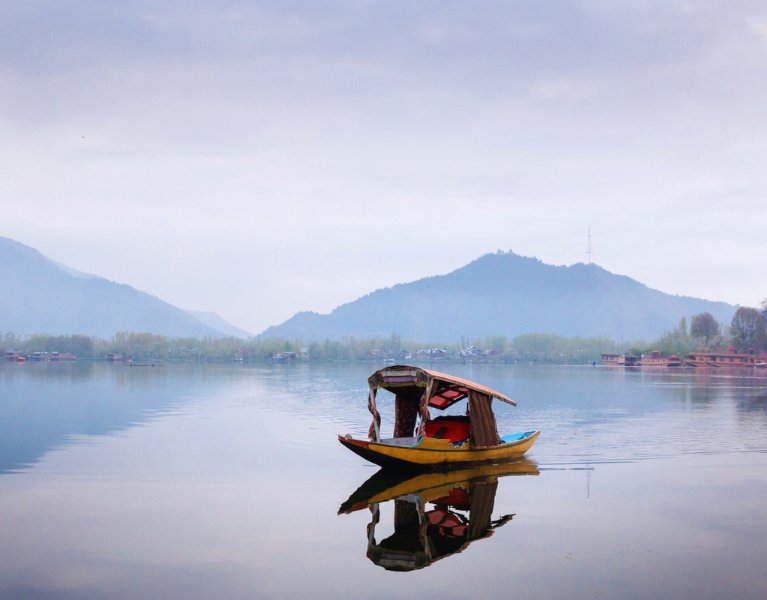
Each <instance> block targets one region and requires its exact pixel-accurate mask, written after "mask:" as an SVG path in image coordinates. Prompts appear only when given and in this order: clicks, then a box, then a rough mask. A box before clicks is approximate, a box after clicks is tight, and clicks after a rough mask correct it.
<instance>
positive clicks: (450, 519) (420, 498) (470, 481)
mask: <svg viewBox="0 0 767 600" xmlns="http://www.w3.org/2000/svg"><path fill="white" fill-rule="evenodd" d="M538 474H539V471H538V467H537V466H536V465H535V463H533V462H531V461H529V460H527V459H520V460H517V461H513V462H509V463H504V464H498V465H485V466H480V467H474V468H471V469H462V470H459V471H433V472H427V473H419V474H413V473H408V474H397V473H392V472H390V471H387V470H386V469H381V470H380V471H378V472H377V473H376V474H375V475H373V476H372V477H371V478H370V479H368V480H367V481H366V482H365V483H363V484H362V485H361V486H360V487H359V488H358V489H357V490H356V491H355V492H354V493H353V494H352V495H351V496H350V497H349V498H348V499H347V500H346V501H345V502H344V503H343V504H342V505H341V508H340V509H339V511H338V512H339V514H342V513H346V514H348V513H351V512H354V511H357V510H362V509H365V508H367V509H369V510H370V513H371V521H370V523H369V524H368V526H367V542H368V545H367V557H368V558H369V559H370V560H371V561H372V562H373V563H374V564H376V565H378V566H380V567H383V568H384V569H386V570H389V571H413V570H416V569H423V568H424V567H428V566H429V565H431V564H432V563H433V562H434V561H437V560H439V559H441V558H445V557H447V556H451V555H452V554H456V553H458V552H461V551H463V550H464V549H465V548H467V547H468V546H469V544H471V542H473V541H474V540H479V539H482V538H486V537H489V536H491V535H492V534H493V533H494V531H495V530H496V529H497V528H499V527H501V526H502V525H505V524H506V523H508V522H509V521H511V520H512V518H513V517H514V514H502V515H500V516H498V517H497V518H495V519H493V510H494V504H495V496H496V491H497V489H498V483H499V478H502V477H506V476H511V475H538ZM389 501H392V502H393V503H394V532H393V533H392V534H391V535H389V536H388V537H385V538H383V539H382V540H381V541H380V542H377V541H376V537H375V534H376V526H377V525H378V524H379V522H380V518H381V510H380V508H381V504H382V503H385V502H389Z"/></svg>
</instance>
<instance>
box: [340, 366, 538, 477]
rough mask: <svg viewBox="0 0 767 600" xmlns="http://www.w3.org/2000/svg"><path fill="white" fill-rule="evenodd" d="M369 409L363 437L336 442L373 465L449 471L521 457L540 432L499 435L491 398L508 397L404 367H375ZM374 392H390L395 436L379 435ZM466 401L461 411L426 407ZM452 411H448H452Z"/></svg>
mask: <svg viewBox="0 0 767 600" xmlns="http://www.w3.org/2000/svg"><path fill="white" fill-rule="evenodd" d="M368 386H369V393H368V408H369V410H370V413H371V414H372V415H373V422H372V424H371V425H370V429H369V431H368V438H369V439H368V440H361V439H355V438H353V437H352V436H351V435H348V434H347V435H339V436H338V441H339V442H341V444H343V445H344V446H346V447H347V448H349V450H351V451H352V452H354V453H356V454H358V455H359V456H361V457H362V458H364V459H366V460H369V461H370V462H373V463H375V464H377V465H380V466H382V467H386V468H393V469H401V470H402V469H450V468H456V467H465V466H467V465H476V464H483V463H497V462H502V461H508V460H513V459H516V458H520V457H521V456H522V455H523V454H524V453H525V452H527V451H528V450H529V449H530V447H531V446H532V445H533V444H534V443H535V440H536V439H538V435H539V434H540V432H539V431H535V430H532V431H519V432H516V433H510V434H507V435H503V436H500V435H499V434H498V429H497V426H496V420H495V414H494V413H493V409H492V402H493V399H497V400H500V401H501V402H506V403H508V404H511V405H516V402H514V400H512V399H511V398H509V397H508V396H506V395H504V394H502V393H500V392H497V391H495V390H493V389H490V388H489V387H486V386H484V385H481V384H479V383H475V382H473V381H469V380H468V379H463V378H460V377H455V376H453V375H448V374H446V373H440V372H439V371H432V370H430V369H423V368H420V367H411V366H403V365H392V366H389V367H386V368H383V369H380V370H378V371H376V372H375V373H373V374H372V375H371V376H370V377H369V378H368ZM379 390H388V391H390V392H392V393H393V394H394V396H395V401H394V405H395V411H394V412H395V414H394V435H393V436H392V437H391V438H382V437H381V415H380V414H379V412H378V409H377V407H376V396H377V394H378V391H379ZM462 400H465V401H466V405H467V406H466V411H465V414H461V415H459V414H446V415H443V416H438V417H436V418H432V417H431V414H430V409H436V410H439V411H445V410H446V409H448V408H450V407H452V406H453V405H455V404H456V403H458V402H460V401H462ZM453 412H454V411H451V413H453Z"/></svg>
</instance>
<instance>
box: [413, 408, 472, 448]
mask: <svg viewBox="0 0 767 600" xmlns="http://www.w3.org/2000/svg"><path fill="white" fill-rule="evenodd" d="M470 430H471V425H470V423H469V418H468V417H462V416H459V415H457V416H444V417H437V418H436V419H432V420H431V421H429V422H428V423H426V428H425V431H424V433H425V434H426V437H430V438H436V439H439V440H450V441H451V442H453V443H454V444H455V443H461V442H463V441H464V440H467V439H468V438H469V432H470Z"/></svg>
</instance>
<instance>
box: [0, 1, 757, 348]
mask: <svg viewBox="0 0 767 600" xmlns="http://www.w3.org/2000/svg"><path fill="white" fill-rule="evenodd" d="M0 200H1V201H2V211H0V235H4V236H7V237H10V238H13V239H15V240H17V241H20V242H22V243H25V244H28V245H30V246H33V247H35V248H37V249H39V250H40V251H41V252H43V253H44V254H46V255H47V256H49V257H51V258H53V259H54V260H57V261H59V262H62V263H64V264H66V265H68V266H71V267H74V268H76V269H79V270H81V271H86V272H90V273H94V274H97V275H101V276H103V277H106V278H108V279H112V280H116V281H119V282H121V283H127V284H129V285H132V286H134V287H137V288H138V289H141V290H143V291H146V292H149V293H151V294H154V295H156V296H159V297H160V298H162V299H164V300H167V301H169V302H171V303H173V304H176V305H177V306H180V307H182V308H188V309H194V310H211V311H215V312H218V313H219V314H221V315H222V316H223V317H224V318H226V319H227V320H229V321H231V322H232V323H234V324H236V325H238V326H240V327H243V328H245V329H248V330H250V331H252V332H255V333H257V332H259V331H261V330H263V329H264V328H265V327H267V326H269V325H271V324H275V323H278V322H282V321H283V320H285V319H287V318H289V317H290V316H292V315H293V314H294V313H295V312H297V311H299V310H314V311H319V312H327V311H329V310H331V309H332V308H334V307H335V306H337V305H339V304H342V303H345V302H348V301H351V300H354V299H356V298H357V297H359V296H361V295H363V294H365V293H367V292H370V291H372V290H374V289H377V288H380V287H386V286H390V285H393V284H395V283H400V282H405V281H412V280H414V279H418V278H420V277H424V276H428V275H435V274H441V273H446V272H449V271H451V270H453V269H455V268H457V267H459V266H462V265H463V264H465V263H467V262H469V261H471V260H473V259H474V258H477V257H478V256H480V255H482V254H485V253H487V252H493V251H495V250H497V249H503V250H508V249H512V250H514V251H515V252H517V253H519V254H523V255H527V256H536V257H538V258H540V259H542V260H543V261H545V262H548V263H553V264H572V263H575V262H584V261H585V260H586V257H587V255H586V250H587V233H588V230H589V227H590V228H591V233H592V245H593V260H594V262H596V263H598V264H600V265H601V266H603V267H605V268H606V269H608V270H610V271H613V272H615V273H620V274H625V275H628V276H630V277H633V278H635V279H637V280H639V281H641V282H643V283H646V284H647V285H650V286H651V287H655V288H658V289H661V290H663V291H666V292H670V293H677V294H684V295H694V296H699V297H703V298H708V299H714V300H726V301H729V302H732V303H739V304H743V305H749V306H756V305H757V303H758V302H760V301H761V300H762V299H764V298H765V297H767V278H765V273H767V4H765V3H764V1H763V0H754V1H738V0H733V1H729V2H721V1H719V0H712V1H706V0H700V1H677V0H647V1H643V0H631V1H621V0H582V1H569V2H565V1H556V0H546V1H545V2H543V1H540V0H529V1H506V2H482V1H474V2H450V1H446V0H439V1H436V0H435V1H433V2H432V1H423V2H418V1H414V0H408V1H403V2H397V1H379V2H373V1H370V2H367V1H362V0H360V1H348V2H343V1H337V2H319V1H318V2H291V1H285V0H280V1H274V2H246V1H239V2H238V1H227V0H222V1H216V0H205V1H197V2H194V1H181V0H178V1H166V0H151V1H150V0H146V1H144V0H123V1H121V2H104V1H103V0H91V1H74V0H73V1H67V0H50V1H36V0H19V1H12V0H0Z"/></svg>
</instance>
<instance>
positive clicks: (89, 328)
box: [0, 237, 231, 339]
mask: <svg viewBox="0 0 767 600" xmlns="http://www.w3.org/2000/svg"><path fill="white" fill-rule="evenodd" d="M0 282H1V283H0V331H1V332H8V331H12V332H14V333H16V334H18V335H30V334H35V333H44V334H49V335H73V334H82V335H92V336H97V337H101V338H105V339H109V338H111V337H112V336H113V335H114V334H115V333H117V332H118V331H133V332H149V333H155V334H161V335H166V336H169V337H214V338H218V337H225V336H228V335H230V334H229V333H228V332H225V331H222V330H220V329H219V328H218V327H216V326H211V325H209V324H206V323H203V322H202V321H201V320H199V319H197V318H195V317H194V316H193V315H191V314H189V313H188V312H186V311H184V310H181V309H180V308H176V307H175V306H172V305H171V304H168V303H167V302H164V301H162V300H160V299H159V298H156V297H154V296H151V295H149V294H146V293H144V292H140V291H139V290H137V289H135V288H132V287H130V286H128V285H124V284H119V283H115V282H112V281H108V280H106V279H103V278H101V277H96V276H95V275H88V274H86V273H81V272H79V271H75V270H74V269H70V268H69V267H65V266H63V265H60V264H58V263H56V262H54V261H52V260H50V259H48V258H46V257H45V256H43V255H42V254H41V253H40V252H38V251H37V250H35V249H34V248H30V247H29V246H25V245H24V244H20V243H18V242H15V241H13V240H10V239H8V238H5V237H0ZM230 327H231V326H230Z"/></svg>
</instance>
